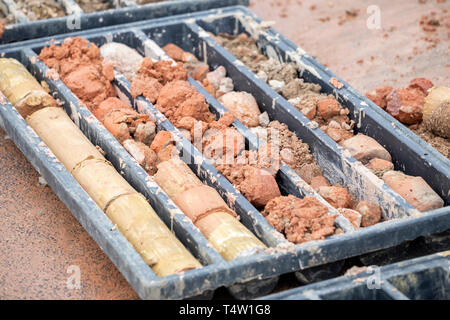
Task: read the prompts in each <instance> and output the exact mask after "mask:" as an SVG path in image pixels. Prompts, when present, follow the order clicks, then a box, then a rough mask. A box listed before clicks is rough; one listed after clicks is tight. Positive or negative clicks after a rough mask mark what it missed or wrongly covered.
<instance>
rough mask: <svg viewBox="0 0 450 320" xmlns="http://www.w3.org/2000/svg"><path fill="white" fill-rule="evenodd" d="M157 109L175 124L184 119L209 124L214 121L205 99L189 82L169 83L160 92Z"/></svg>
mask: <svg viewBox="0 0 450 320" xmlns="http://www.w3.org/2000/svg"><path fill="white" fill-rule="evenodd" d="M156 107H157V108H158V109H159V110H160V111H161V112H162V113H163V114H164V115H165V116H166V117H167V118H168V119H169V121H171V122H172V123H175V124H176V123H177V122H178V120H180V119H181V118H183V117H192V118H194V119H196V120H199V121H204V122H207V123H209V122H212V121H214V117H213V115H212V114H211V112H210V111H209V106H208V104H207V103H206V101H205V98H204V97H203V96H202V95H201V94H200V93H199V92H198V91H197V90H196V89H195V87H193V86H191V85H190V84H189V83H188V82H187V81H181V80H178V81H172V82H169V83H167V84H166V85H165V86H164V87H163V88H162V89H161V91H160V94H159V97H158V99H157V100H156Z"/></svg>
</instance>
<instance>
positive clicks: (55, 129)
mask: <svg viewBox="0 0 450 320" xmlns="http://www.w3.org/2000/svg"><path fill="white" fill-rule="evenodd" d="M26 120H27V122H28V124H29V125H30V126H31V127H32V128H33V129H34V131H36V133H37V134H38V136H39V137H41V138H42V139H44V137H45V143H46V144H47V146H48V147H49V148H50V150H52V152H53V153H54V154H55V156H56V157H57V158H58V159H59V161H61V162H62V163H63V164H64V166H65V167H66V169H67V170H68V171H69V172H70V173H72V171H73V169H74V168H75V166H76V165H77V164H80V163H81V162H82V161H84V160H86V159H88V158H91V159H105V157H103V155H102V154H101V153H100V151H99V150H98V149H97V148H96V147H95V146H94V145H93V144H92V143H91V142H90V141H89V140H88V138H86V137H85V135H84V134H83V132H81V131H80V129H79V128H78V127H77V126H76V124H75V123H73V122H72V120H71V119H70V118H69V117H68V116H67V114H66V113H65V112H64V110H63V109H61V108H56V107H50V108H45V109H41V110H39V111H36V112H35V113H33V114H32V115H31V116H29V117H28V118H27V119H26ZM50 122H51V126H49V123H50ZM68 132H70V134H68Z"/></svg>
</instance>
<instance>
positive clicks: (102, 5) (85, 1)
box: [75, 0, 114, 13]
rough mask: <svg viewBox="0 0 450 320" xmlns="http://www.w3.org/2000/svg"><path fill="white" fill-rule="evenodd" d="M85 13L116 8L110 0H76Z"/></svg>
mask: <svg viewBox="0 0 450 320" xmlns="http://www.w3.org/2000/svg"><path fill="white" fill-rule="evenodd" d="M75 2H76V3H78V5H79V6H80V7H81V9H82V10H83V11H84V12H85V13H91V12H95V11H103V10H108V9H112V8H114V6H113V5H112V2H111V1H108V0H75Z"/></svg>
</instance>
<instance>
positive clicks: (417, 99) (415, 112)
mask: <svg viewBox="0 0 450 320" xmlns="http://www.w3.org/2000/svg"><path fill="white" fill-rule="evenodd" d="M432 88H433V83H432V82H431V81H430V80H428V79H425V78H415V79H412V80H411V82H410V83H409V86H408V87H407V88H400V89H394V88H392V87H390V86H385V85H383V86H380V87H378V88H376V89H373V90H370V91H369V92H367V93H366V97H368V98H369V99H370V100H372V101H373V102H374V103H375V104H377V105H378V106H379V107H381V108H383V109H386V112H388V113H389V114H390V115H391V116H393V117H394V118H396V119H397V120H399V121H400V122H402V123H403V124H405V125H407V126H408V128H409V129H410V130H411V131H413V132H414V133H415V134H417V135H418V136H419V137H420V138H422V139H423V140H425V141H426V142H427V143H429V144H430V145H431V146H432V147H433V148H435V149H436V150H438V151H439V152H440V153H441V154H442V155H443V156H444V157H446V158H448V159H450V140H449V139H447V138H445V137H441V136H438V135H436V134H435V133H433V131H431V130H428V129H427V128H426V126H424V124H423V119H422V118H423V108H424V104H425V100H426V98H427V96H428V95H429V92H430V91H431V90H433V89H432Z"/></svg>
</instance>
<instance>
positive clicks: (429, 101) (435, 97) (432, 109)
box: [423, 87, 450, 139]
mask: <svg viewBox="0 0 450 320" xmlns="http://www.w3.org/2000/svg"><path fill="white" fill-rule="evenodd" d="M423 123H424V124H425V127H426V128H427V129H428V130H431V131H432V132H433V133H434V134H436V135H438V136H441V137H443V138H447V139H450V88H449V87H439V88H432V89H430V91H429V93H428V96H427V97H426V98H425V104H424V106H423Z"/></svg>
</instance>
